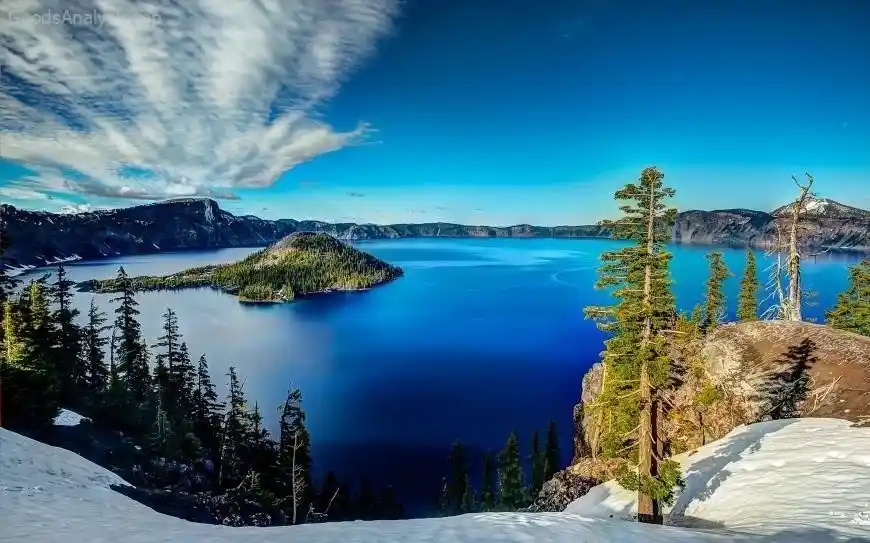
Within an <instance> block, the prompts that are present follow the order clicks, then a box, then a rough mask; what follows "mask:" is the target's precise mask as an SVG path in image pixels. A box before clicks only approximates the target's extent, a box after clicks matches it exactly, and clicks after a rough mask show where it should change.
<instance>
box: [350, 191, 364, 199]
mask: <svg viewBox="0 0 870 543" xmlns="http://www.w3.org/2000/svg"><path fill="white" fill-rule="evenodd" d="M347 195H348V196H350V197H351V198H365V196H366V195H365V194H363V193H362V192H353V191H351V192H348V193H347Z"/></svg>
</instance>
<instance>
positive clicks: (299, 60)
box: [0, 0, 398, 200]
mask: <svg viewBox="0 0 870 543" xmlns="http://www.w3.org/2000/svg"><path fill="white" fill-rule="evenodd" d="M397 9H398V0H261V1H258V2H244V1H242V0H146V1H135V2H134V1H132V0H4V1H3V2H2V5H0V20H2V21H3V24H2V25H0V66H2V70H3V73H2V75H0V78H2V79H0V138H2V146H3V157H4V158H6V159H11V160H14V161H19V162H21V163H24V164H25V165H28V166H31V167H32V168H33V170H34V171H35V175H33V176H32V177H30V178H26V179H21V180H18V181H17V183H16V185H15V186H14V187H12V188H14V189H15V190H29V191H31V192H44V191H54V192H61V193H78V194H82V195H92V196H96V197H102V198H124V199H142V200H150V199H159V198H164V197H175V196H212V197H224V198H232V197H234V194H233V190H234V189H236V188H258V187H268V186H270V185H271V184H272V183H274V182H275V180H276V178H277V177H278V176H279V175H280V174H281V173H282V172H284V171H285V170H288V169H291V168H293V167H295V166H297V165H298V164H300V163H302V162H305V161H308V160H311V159H312V158H315V157H317V156H319V155H322V154H324V153H328V152H331V151H334V150H337V149H340V148H342V147H345V146H348V145H352V144H354V143H357V142H359V141H361V140H362V139H363V138H364V137H365V135H366V133H367V131H368V129H367V127H366V126H365V125H364V124H361V125H360V126H358V127H356V128H355V129H352V130H349V131H344V132H342V131H336V130H335V129H333V128H332V127H330V126H328V125H326V124H323V123H322V122H320V121H318V120H317V118H316V116H315V115H314V111H315V109H316V108H317V107H318V106H319V105H321V104H322V103H323V102H324V100H327V99H329V98H330V97H331V96H333V95H334V94H335V93H336V92H337V90H338V88H339V86H340V84H341V83H342V81H343V79H344V78H345V77H346V76H347V75H348V74H349V73H350V72H351V71H352V70H353V69H354V67H355V66H357V65H358V64H359V63H360V62H361V61H362V60H363V59H365V58H366V57H368V56H369V55H370V54H371V53H372V52H373V51H374V48H375V46H376V44H377V41H378V39H379V38H381V37H382V36H383V35H384V34H385V33H386V32H388V31H389V29H390V27H391V23H392V20H393V17H394V16H395V15H396V12H397ZM95 15H96V16H95ZM276 109H278V110H279V111H280V112H281V113H280V115H278V116H277V118H274V117H273V116H274V114H275V111H276ZM131 168H132V169H131ZM71 171H72V172H78V174H79V175H70V172H71ZM131 171H135V172H147V176H146V175H144V174H143V173H139V175H138V176H136V175H131V173H130V172H131Z"/></svg>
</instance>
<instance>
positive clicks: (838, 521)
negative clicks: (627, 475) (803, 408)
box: [566, 419, 870, 541]
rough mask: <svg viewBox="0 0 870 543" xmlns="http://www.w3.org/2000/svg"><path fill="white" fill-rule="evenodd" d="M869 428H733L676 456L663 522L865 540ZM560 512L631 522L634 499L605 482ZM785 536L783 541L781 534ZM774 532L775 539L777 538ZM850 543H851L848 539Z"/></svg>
mask: <svg viewBox="0 0 870 543" xmlns="http://www.w3.org/2000/svg"><path fill="white" fill-rule="evenodd" d="M868 450H870V428H858V427H853V426H852V423H850V422H849V421H845V420H837V419H789V420H779V421H770V422H762V423H758V424H752V425H749V426H740V427H738V428H736V429H734V430H733V431H732V432H731V433H730V434H728V435H727V436H726V437H724V438H722V439H720V440H719V441H716V442H714V443H711V444H709V445H706V446H704V447H701V448H699V449H697V451H695V452H694V453H693V454H692V455H691V456H689V455H688V454H683V455H679V456H677V457H676V458H675V459H676V460H678V461H679V462H680V463H681V465H682V467H683V472H684V475H685V479H686V487H685V488H684V489H683V491H682V493H680V494H679V495H678V496H677V499H676V502H675V503H674V504H673V506H672V507H669V508H665V513H666V515H667V518H666V524H672V525H680V526H687V527H690V526H694V527H701V526H708V527H709V526H718V527H720V528H722V529H727V530H729V531H734V532H740V533H749V534H757V535H765V536H768V537H771V538H773V539H765V541H830V540H833V539H832V538H833V537H835V536H837V537H858V538H859V539H858V541H870V528H866V527H865V526H867V525H868V524H867V523H868V522H870V503H868V500H870V498H868V496H870V465H868V463H867V451H868ZM566 512H569V513H574V514H579V515H583V516H588V517H598V518H610V517H611V516H613V517H618V518H631V517H632V516H633V515H635V514H636V512H637V501H636V494H635V493H633V492H629V491H627V490H625V489H623V488H621V487H620V486H619V485H617V484H616V483H615V482H613V481H610V482H607V483H604V484H602V485H599V486H597V487H595V488H593V489H592V490H591V491H590V492H589V494H587V495H585V496H583V497H581V498H580V499H578V500H575V501H574V502H572V503H571V504H569V505H568V508H567V509H566ZM786 533H789V534H790V535H789V536H788V537H785V536H784V535H782V534H786ZM777 534H779V535H777ZM852 541H854V540H852Z"/></svg>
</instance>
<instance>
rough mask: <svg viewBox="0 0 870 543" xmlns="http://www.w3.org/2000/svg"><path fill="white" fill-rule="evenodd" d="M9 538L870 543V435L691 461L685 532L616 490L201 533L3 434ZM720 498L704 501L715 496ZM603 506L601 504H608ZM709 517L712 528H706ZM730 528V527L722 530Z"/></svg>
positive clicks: (94, 471)
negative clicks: (549, 505) (640, 514)
mask: <svg viewBox="0 0 870 543" xmlns="http://www.w3.org/2000/svg"><path fill="white" fill-rule="evenodd" d="M0 452H2V454H0V518H2V519H3V529H2V533H0V540H4V541H5V540H9V541H39V542H49V541H87V542H88V543H91V542H93V543H100V542H106V543H108V542H116V541H124V542H125V543H144V542H149V543H150V542H167V543H169V542H177V541H184V542H185V543H187V542H190V543H236V542H239V543H242V542H245V543H247V542H251V543H253V542H254V541H257V542H263V543H279V542H288V541H289V542H293V541H304V542H305V543H344V542H354V543H422V542H427V543H428V542H441V541H449V542H450V543H484V542H504V543H511V542H517V543H519V542H526V543H536V542H539V541H540V542H553V543H562V542H565V543H568V542H570V543H592V542H600V543H605V542H616V543H619V542H635V541H637V542H649V543H681V542H711V543H720V542H721V543H725V542H738V543H739V542H749V541H765V542H768V543H774V542H777V543H778V542H783V543H785V542H810V541H813V542H824V541H835V540H837V539H836V538H837V537H841V539H840V540H845V539H842V538H845V537H847V536H851V537H852V539H849V540H848V541H851V542H859V541H870V527H868V526H867V525H866V524H863V525H862V524H861V522H867V521H868V520H870V514H868V511H870V507H868V505H867V503H866V502H867V500H868V499H870V429H856V428H850V427H849V423H847V422H845V421H838V420H818V419H802V420H797V421H777V422H773V423H762V424H758V425H753V426H749V427H743V428H739V429H737V430H735V431H734V432H732V434H730V435H729V436H728V437H726V438H724V439H723V440H720V441H717V442H715V443H713V444H711V445H708V446H706V447H702V448H701V449H699V450H698V451H697V452H696V453H695V454H692V455H686V457H684V458H682V460H683V461H684V465H685V466H686V468H687V477H686V479H687V482H688V486H687V488H686V491H685V492H684V493H683V495H682V496H680V499H679V501H678V505H677V506H676V507H675V509H679V510H680V511H682V517H683V519H684V521H685V523H689V520H690V517H693V518H692V519H691V520H692V522H694V523H695V524H696V525H701V524H703V525H705V526H706V528H700V527H695V528H687V527H672V526H650V525H645V524H639V523H635V522H626V521H623V520H619V518H618V517H620V516H625V515H629V514H630V510H631V508H632V507H633V496H632V495H631V493H627V492H625V491H623V490H621V489H619V488H618V487H616V486H615V485H613V484H612V483H606V484H604V485H600V486H598V487H596V488H595V489H593V491H592V493H591V494H590V495H588V496H585V497H583V498H581V499H580V500H577V501H575V502H573V503H572V504H571V505H570V506H569V511H567V512H565V513H482V514H469V515H461V516H457V517H448V518H435V519H417V520H398V521H372V522H359V521H358V522H335V523H326V524H312V525H303V526H284V527H272V528H255V527H246V528H232V527H226V526H212V525H206V524H195V523H190V522H187V521H184V520H181V519H177V518H174V517H169V516H166V515H162V514H160V513H157V512H155V511H153V510H151V509H149V508H148V507H146V506H144V505H142V504H139V503H138V502H136V501H134V500H131V499H129V498H127V497H126V496H124V495H121V494H119V493H117V492H114V491H113V490H111V489H110V488H108V487H109V485H110V484H117V485H126V484H127V483H126V482H125V481H124V480H122V479H121V478H120V477H118V476H117V475H114V474H113V473H111V472H109V471H107V470H105V469H103V468H101V467H99V466H97V465H96V464H93V463H91V462H89V461H88V460H85V459H84V458H82V457H80V456H78V455H76V454H74V453H72V452H70V451H67V450H64V449H60V448H56V447H51V446H48V445H45V444H43V443H39V442H37V441H34V440H31V439H29V438H26V437H24V436H21V435H18V434H16V433H14V432H10V431H8V430H5V429H2V428H0ZM707 492H709V493H710V496H709V497H708V498H704V496H705V495H706V493H707ZM599 502H600V503H599ZM699 519H704V522H701V521H700V520H699ZM718 524H724V525H725V526H726V528H724V529H723V528H721V527H714V526H716V525H718Z"/></svg>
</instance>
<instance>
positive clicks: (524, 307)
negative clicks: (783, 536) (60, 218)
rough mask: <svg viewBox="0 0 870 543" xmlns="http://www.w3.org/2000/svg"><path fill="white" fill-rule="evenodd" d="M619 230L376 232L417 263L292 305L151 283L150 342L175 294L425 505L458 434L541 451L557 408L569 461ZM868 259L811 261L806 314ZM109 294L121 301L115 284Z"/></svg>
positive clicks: (167, 266)
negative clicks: (363, 285)
mask: <svg viewBox="0 0 870 543" xmlns="http://www.w3.org/2000/svg"><path fill="white" fill-rule="evenodd" d="M615 245H616V242H613V241H607V240H552V239H458V240H455V239H419V240H388V241H375V242H365V243H360V244H359V247H360V248H361V249H363V250H365V251H368V252H370V253H372V254H374V255H376V256H378V257H380V258H382V259H384V260H386V261H389V262H391V263H393V264H396V265H399V266H401V267H403V268H404V270H405V276H404V277H402V278H400V279H399V280H397V281H395V282H393V283H391V284H388V285H384V286H381V287H378V288H375V289H372V290H370V291H367V292H362V293H349V294H337V295H333V296H327V297H319V298H315V299H311V300H303V301H298V302H294V303H292V304H281V305H246V304H240V303H238V302H237V301H236V299H235V298H234V297H232V296H229V295H225V294H222V293H219V292H216V291H212V290H190V291H179V292H152V293H143V294H140V295H139V296H138V299H139V301H140V304H141V308H140V309H141V310H142V323H143V331H144V333H145V334H146V335H147V336H148V337H149V339H150V340H151V341H154V339H155V338H156V337H157V335H159V328H160V324H161V321H160V315H161V314H162V313H163V311H164V310H165V309H166V308H167V307H172V308H173V309H174V310H175V311H176V312H177V313H178V316H179V321H180V324H181V331H182V332H183V334H184V337H185V339H186V341H187V343H188V345H189V347H190V350H191V352H192V353H193V355H194V356H197V357H198V356H199V354H200V353H203V352H204V353H206V355H207V356H208V360H209V362H210V365H211V369H212V373H213V375H214V377H215V379H216V381H217V383H218V384H219V385H220V387H221V390H225V385H226V377H225V374H226V373H227V369H228V367H229V366H231V365H235V366H236V367H237V368H238V370H239V372H240V374H241V376H242V377H243V379H244V381H245V384H244V389H245V392H246V394H247V396H248V399H249V400H250V403H252V404H253V403H254V402H255V401H256V402H258V403H259V406H260V407H261V409H262V411H263V412H264V416H265V417H266V420H267V421H268V422H269V423H270V424H271V426H272V427H273V428H274V425H275V424H274V423H275V419H276V409H277V407H278V405H280V404H281V403H282V402H283V400H284V397H285V394H286V390H287V387H288V385H291V384H292V385H293V386H298V387H300V388H301V389H302V390H303V393H304V405H305V408H306V410H307V413H308V422H309V426H310V430H311V433H312V439H313V445H312V448H313V453H314V458H315V463H316V469H318V470H325V469H333V470H335V471H336V472H338V473H340V474H342V475H344V476H346V477H349V478H351V480H352V481H356V480H358V479H357V477H359V475H360V474H361V473H363V472H365V473H368V474H369V475H370V476H371V478H372V479H373V480H374V481H375V482H384V483H392V484H394V485H395V486H396V489H397V491H398V493H399V494H400V497H401V498H403V499H404V500H405V501H406V503H408V504H409V505H411V506H412V507H411V509H412V511H413V510H414V509H416V508H415V507H414V506H415V505H417V506H418V507H419V505H420V504H421V503H424V502H428V501H429V498H431V497H433V496H435V494H436V493H437V489H438V481H439V480H440V477H441V475H442V474H445V473H446V469H447V463H446V455H447V452H448V450H449V448H450V445H451V443H452V442H453V441H454V440H456V439H460V440H462V441H463V442H465V443H466V444H468V445H469V446H470V447H471V448H472V450H473V451H475V453H476V454H482V453H483V451H485V450H486V449H488V448H489V449H493V450H498V449H499V448H500V447H501V446H502V444H503V443H504V441H505V439H506V437H507V435H508V434H509V432H510V431H511V430H517V431H518V432H519V433H520V436H521V439H522V440H523V448H524V449H525V450H526V451H527V450H528V445H529V440H530V437H531V434H532V432H533V431H534V430H535V429H536V428H537V429H541V430H545V428H546V425H547V423H548V421H549V420H550V419H551V418H555V419H556V420H557V422H558V425H559V430H560V438H561V445H562V456H563V462H567V461H568V460H569V459H570V454H571V409H572V406H573V405H574V404H575V403H576V402H577V399H578V397H579V393H580V381H581V378H582V375H583V373H584V372H585V371H586V370H587V368H588V367H589V366H590V365H591V364H592V363H594V362H595V361H596V360H597V358H598V353H599V352H600V351H601V349H602V339H603V336H602V334H601V333H600V332H598V331H597V330H596V328H595V326H594V324H593V323H592V322H590V321H587V320H584V318H583V307H584V306H585V305H590V304H597V303H608V301H609V296H608V295H607V294H606V293H605V292H601V291H596V290H594V289H593V284H594V282H595V280H596V278H597V272H596V268H597V266H598V256H599V254H600V253H601V252H602V251H604V250H607V249H610V248H613V247H614V246H615ZM253 250H254V249H224V250H215V251H205V252H184V253H168V254H166V253H165V254H159V255H147V256H132V257H123V258H117V259H107V260H101V261H94V262H86V263H78V264H74V265H70V266H69V268H68V269H69V272H70V275H71V278H72V279H74V280H77V281H80V280H84V279H90V278H107V277H112V276H114V275H115V273H116V272H117V268H118V266H119V265H123V266H124V267H125V268H126V270H127V272H128V273H129V274H131V275H153V274H166V273H172V272H176V271H180V270H182V269H185V268H188V267H192V266H199V265H204V264H209V263H218V262H226V261H233V260H237V259H240V258H242V257H244V256H245V255H246V254H248V253H250V252H251V251H253ZM672 250H673V251H674V254H675V256H674V261H673V264H672V274H673V276H674V280H675V285H674V289H675V292H676V295H677V300H678V303H679V305H680V307H681V308H686V309H688V308H691V307H692V306H693V305H694V304H696V303H698V302H700V301H701V299H702V297H703V289H704V281H705V280H706V278H707V260H706V259H705V255H706V253H707V252H708V251H710V250H711V249H709V248H702V247H688V246H674V247H672ZM716 250H720V249H716ZM723 251H724V252H725V259H726V262H727V264H728V265H729V267H730V268H731V270H732V272H733V273H734V274H735V277H733V278H731V279H730V280H729V281H728V283H727V292H728V294H729V301H730V302H731V304H732V308H731V310H732V311H733V309H734V308H733V304H734V303H735V299H736V292H737V287H738V283H739V280H740V275H741V273H742V270H743V266H744V253H743V251H741V250H729V249H724V250H723ZM758 256H759V257H762V255H761V254H760V253H758ZM858 260H859V258H858V257H857V256H855V255H841V254H840V255H830V254H829V255H825V257H824V258H823V259H819V260H818V261H816V262H807V263H806V264H805V266H804V279H805V287H806V288H808V289H810V290H814V291H816V292H817V296H816V298H815V302H816V303H817V305H815V306H810V307H808V308H807V309H806V313H807V316H808V317H810V318H821V317H822V316H823V314H824V311H825V310H826V309H827V308H828V307H830V306H831V305H832V304H833V303H834V301H835V299H836V295H837V293H839V292H840V291H842V290H843V289H844V288H845V286H846V283H847V277H848V275H847V268H848V266H849V265H851V264H853V263H855V262H857V261H858ZM765 265H766V264H765V263H764V262H760V265H759V267H760V268H764V266H765ZM29 275H30V276H33V275H36V274H35V273H31V274H29ZM25 278H26V276H25ZM90 297H91V294H77V296H76V304H77V306H78V307H79V308H80V309H82V310H84V309H86V307H87V304H88V302H89V300H90ZM96 297H97V300H98V303H99V304H100V305H101V306H102V307H103V308H104V309H105V310H110V309H112V305H111V302H110V301H109V298H110V296H108V295H96Z"/></svg>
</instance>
